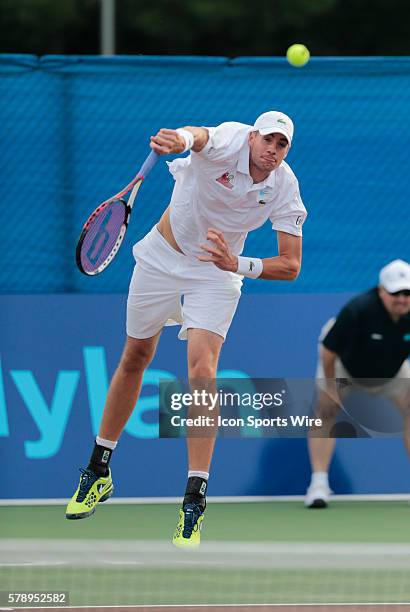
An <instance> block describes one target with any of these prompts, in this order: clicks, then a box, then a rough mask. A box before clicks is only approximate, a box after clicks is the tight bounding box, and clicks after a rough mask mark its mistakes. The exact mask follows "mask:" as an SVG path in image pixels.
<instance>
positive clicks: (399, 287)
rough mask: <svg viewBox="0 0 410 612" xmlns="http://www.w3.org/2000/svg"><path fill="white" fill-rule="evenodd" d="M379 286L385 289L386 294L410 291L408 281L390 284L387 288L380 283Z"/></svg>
mask: <svg viewBox="0 0 410 612" xmlns="http://www.w3.org/2000/svg"><path fill="white" fill-rule="evenodd" d="M380 284H381V286H382V287H383V288H384V289H386V291H387V293H396V292H397V291H406V290H407V291H409V290H410V285H409V282H408V281H407V282H406V281H402V282H397V283H392V284H391V285H389V286H388V287H386V285H383V283H380Z"/></svg>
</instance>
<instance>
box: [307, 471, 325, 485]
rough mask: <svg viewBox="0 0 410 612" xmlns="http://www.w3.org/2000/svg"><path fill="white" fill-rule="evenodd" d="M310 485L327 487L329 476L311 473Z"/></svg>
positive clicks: (323, 473) (322, 473)
mask: <svg viewBox="0 0 410 612" xmlns="http://www.w3.org/2000/svg"><path fill="white" fill-rule="evenodd" d="M311 484H312V485H315V486H316V485H317V486H320V487H328V486H329V475H328V473H327V472H313V473H312V481H311Z"/></svg>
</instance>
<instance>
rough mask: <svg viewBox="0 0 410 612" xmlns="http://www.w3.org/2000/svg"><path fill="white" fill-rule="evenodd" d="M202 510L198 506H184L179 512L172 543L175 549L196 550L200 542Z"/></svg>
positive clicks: (192, 504)
mask: <svg viewBox="0 0 410 612" xmlns="http://www.w3.org/2000/svg"><path fill="white" fill-rule="evenodd" d="M203 520H204V508H202V506H200V505H199V504H195V503H189V504H184V507H183V508H181V510H180V511H179V520H178V525H177V527H176V529H175V533H174V537H173V538H172V543H173V545H174V546H177V548H197V547H198V546H199V544H200V542H201V529H202V521H203Z"/></svg>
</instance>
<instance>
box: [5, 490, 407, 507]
mask: <svg viewBox="0 0 410 612" xmlns="http://www.w3.org/2000/svg"><path fill="white" fill-rule="evenodd" d="M304 499H305V498H304V496H303V495H242V496H215V497H214V496H212V495H211V496H210V497H207V500H208V501H209V502H210V503H213V504H228V503H234V504H237V503H240V504H244V503H259V502H262V503H263V502H302V501H303V500H304ZM69 501H70V500H69V499H68V498H67V499H65V498H64V499H63V498H52V499H51V498H50V499H46V498H42V499H0V506H65V505H66V504H67V503H68V502H69ZM332 501H335V502H339V501H340V502H350V501H353V502H356V501H358V502H361V501H407V502H408V501H410V495H409V494H408V493H392V494H390V493H386V494H384V493H380V494H374V495H332ZM105 503H106V504H130V505H134V504H180V503H181V498H180V497H111V498H110V499H109V500H107V501H106V502H105Z"/></svg>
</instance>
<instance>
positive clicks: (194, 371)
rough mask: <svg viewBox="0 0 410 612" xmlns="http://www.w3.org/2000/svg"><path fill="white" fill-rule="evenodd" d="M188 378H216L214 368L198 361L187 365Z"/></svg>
mask: <svg viewBox="0 0 410 612" xmlns="http://www.w3.org/2000/svg"><path fill="white" fill-rule="evenodd" d="M189 378H190V379H194V380H196V379H198V380H208V379H215V378H216V368H215V367H214V366H212V365H209V364H207V363H201V362H200V361H199V362H197V363H194V364H192V365H190V366H189Z"/></svg>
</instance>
